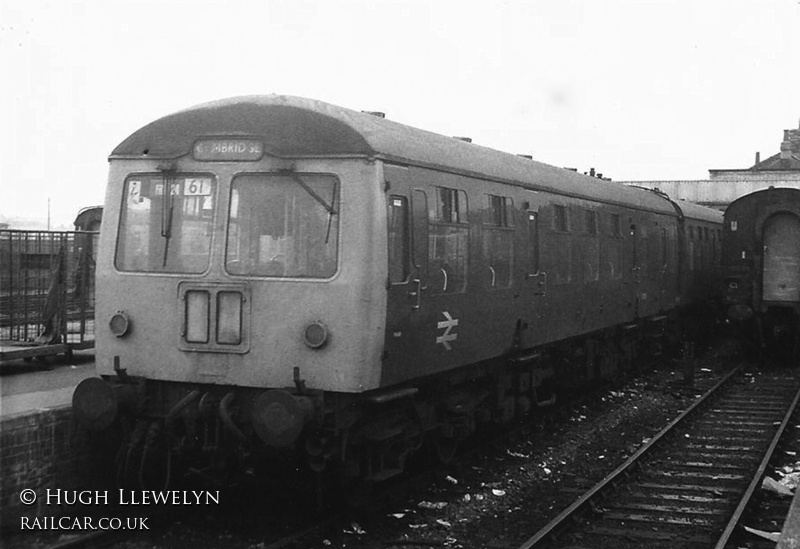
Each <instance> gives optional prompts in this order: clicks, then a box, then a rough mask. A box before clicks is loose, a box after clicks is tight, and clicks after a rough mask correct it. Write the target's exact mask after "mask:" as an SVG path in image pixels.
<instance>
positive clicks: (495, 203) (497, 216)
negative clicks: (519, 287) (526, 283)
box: [483, 194, 514, 288]
mask: <svg viewBox="0 0 800 549" xmlns="http://www.w3.org/2000/svg"><path fill="white" fill-rule="evenodd" d="M486 198H487V202H488V204H487V206H488V214H489V215H488V216H487V217H488V219H487V223H486V224H485V226H484V228H483V257H484V258H485V260H486V262H487V268H488V273H486V274H487V282H488V283H487V285H488V286H489V287H490V288H507V287H509V286H510V285H511V273H512V271H513V264H514V229H513V227H512V225H513V219H514V216H513V211H514V203H513V200H512V199H511V198H508V197H505V196H496V195H491V194H489V195H486Z"/></svg>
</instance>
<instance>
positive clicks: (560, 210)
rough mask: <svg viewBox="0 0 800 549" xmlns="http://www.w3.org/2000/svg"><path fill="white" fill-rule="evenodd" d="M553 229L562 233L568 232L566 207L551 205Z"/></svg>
mask: <svg viewBox="0 0 800 549" xmlns="http://www.w3.org/2000/svg"><path fill="white" fill-rule="evenodd" d="M553 229H554V230H556V231H558V232H562V233H566V232H567V231H569V210H567V207H566V206H560V205H558V204H554V205H553Z"/></svg>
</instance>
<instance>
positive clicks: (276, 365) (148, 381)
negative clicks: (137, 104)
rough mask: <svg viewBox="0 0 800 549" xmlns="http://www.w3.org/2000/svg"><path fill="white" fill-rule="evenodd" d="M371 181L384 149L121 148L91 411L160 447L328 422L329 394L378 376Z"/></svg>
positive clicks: (380, 302)
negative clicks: (348, 153) (354, 152)
mask: <svg viewBox="0 0 800 549" xmlns="http://www.w3.org/2000/svg"><path fill="white" fill-rule="evenodd" d="M365 180H366V181H369V182H370V183H373V182H374V181H375V180H376V176H375V168H374V164H373V163H370V162H368V161H364V160H357V161H353V160H338V159H337V160H331V159H305V160H302V161H293V162H291V163H287V162H286V161H285V160H282V159H279V158H274V157H271V156H269V155H267V154H265V153H264V151H263V149H262V147H261V145H260V142H258V141H257V140H255V139H244V138H235V139H234V138H226V139H208V140H203V139H201V140H198V141H197V142H195V144H194V146H193V152H192V154H191V155H188V156H186V157H185V158H181V159H178V160H172V161H170V162H164V161H158V160H149V159H120V160H112V165H111V175H110V184H109V187H108V191H107V197H106V209H105V212H104V220H103V222H104V232H103V233H102V235H101V243H100V253H99V257H98V267H97V273H98V275H97V283H96V284H97V289H96V295H97V313H96V323H97V326H96V357H97V369H98V373H99V374H100V375H101V378H102V379H97V378H95V379H92V380H87V381H85V382H83V383H82V384H81V385H80V386H79V387H78V388H77V389H76V391H75V395H74V399H73V405H74V410H75V413H76V416H77V418H78V420H79V421H80V423H81V424H82V425H84V426H86V427H89V428H92V429H95V430H103V429H109V428H111V427H112V426H120V422H122V423H125V425H124V426H122V427H120V428H124V429H126V430H127V431H128V432H129V436H128V440H129V442H128V444H135V443H137V442H136V440H137V439H138V440H140V441H141V442H139V443H138V444H140V445H141V446H145V447H146V445H147V440H148V438H157V433H158V432H159V431H167V432H169V433H170V435H169V437H168V440H169V441H170V442H169V444H170V445H172V447H173V450H176V451H177V449H180V452H181V453H182V454H186V453H189V454H192V453H193V454H215V453H218V452H222V451H224V449H225V448H232V447H236V448H239V450H240V451H243V452H251V451H252V450H253V448H255V447H256V446H262V447H264V446H266V447H269V448H273V449H278V450H283V449H291V448H293V447H294V445H296V444H297V443H298V441H299V440H300V437H301V434H302V433H303V432H304V430H308V429H310V428H311V427H313V425H315V424H316V423H318V422H321V421H324V418H323V411H324V410H323V409H324V406H325V403H324V399H323V396H322V395H323V394H326V393H328V392H334V393H359V392H362V391H366V390H370V389H373V388H375V387H376V386H377V385H378V383H379V368H378V367H377V366H376V365H379V364H380V352H381V345H382V340H383V332H382V324H381V319H382V318H383V315H384V314H385V295H384V292H385V280H386V266H385V261H380V260H378V259H377V258H380V257H382V256H381V251H380V250H381V249H380V243H378V242H376V239H375V238H374V235H375V234H382V233H383V232H384V231H383V230H379V227H378V226H377V225H376V224H378V223H380V221H379V220H378V219H377V216H375V215H374V212H376V211H379V210H377V208H376V205H380V204H382V203H381V202H380V201H381V200H382V199H383V197H382V195H381V194H380V193H379V192H378V190H377V189H378V186H377V185H375V186H374V188H375V189H376V190H375V192H374V193H366V192H363V191H361V190H359V188H358V187H363V182H364V181H365ZM371 186H372V185H371ZM345 205H346V208H345ZM384 253H385V252H384ZM376 281H378V282H377V283H376ZM143 459H144V458H143ZM237 459H238V458H237Z"/></svg>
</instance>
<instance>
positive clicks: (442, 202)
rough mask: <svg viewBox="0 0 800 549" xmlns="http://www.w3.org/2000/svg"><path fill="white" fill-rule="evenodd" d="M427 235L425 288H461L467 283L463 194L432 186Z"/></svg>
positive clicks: (447, 290) (453, 290)
mask: <svg viewBox="0 0 800 549" xmlns="http://www.w3.org/2000/svg"><path fill="white" fill-rule="evenodd" d="M435 189H436V192H435V201H434V202H435V203H434V204H431V206H433V210H432V214H433V215H432V216H431V222H430V231H429V239H428V261H429V268H430V271H429V275H430V281H429V288H430V290H431V292H434V293H458V292H463V291H464V289H465V288H466V284H467V253H468V245H469V225H468V224H467V195H466V193H465V192H464V191H460V190H457V189H451V188H448V187H435Z"/></svg>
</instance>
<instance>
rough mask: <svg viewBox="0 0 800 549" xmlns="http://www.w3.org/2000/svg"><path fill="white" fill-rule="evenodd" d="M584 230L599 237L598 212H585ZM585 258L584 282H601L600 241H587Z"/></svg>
mask: <svg viewBox="0 0 800 549" xmlns="http://www.w3.org/2000/svg"><path fill="white" fill-rule="evenodd" d="M583 230H584V232H585V233H586V234H588V235H590V236H597V212H595V211H593V210H584V212H583ZM585 246H586V248H585V250H584V257H583V281H584V282H593V281H595V280H600V241H599V239H598V238H589V239H586V240H585Z"/></svg>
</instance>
